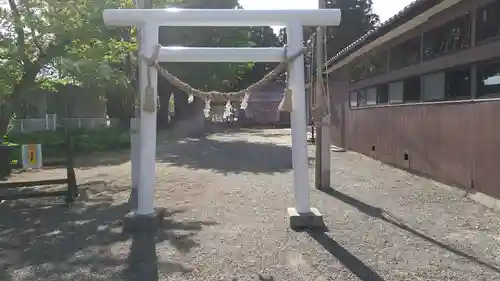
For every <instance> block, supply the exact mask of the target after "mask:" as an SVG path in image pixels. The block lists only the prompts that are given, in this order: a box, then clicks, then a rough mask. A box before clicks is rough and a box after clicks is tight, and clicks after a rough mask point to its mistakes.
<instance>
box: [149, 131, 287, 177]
mask: <svg viewBox="0 0 500 281" xmlns="http://www.w3.org/2000/svg"><path fill="white" fill-rule="evenodd" d="M157 158H158V161H159V162H162V163H168V164H171V165H174V166H179V167H187V168H189V169H194V170H199V169H206V170H215V171H217V172H219V173H244V172H249V173H255V174H273V173H282V172H288V171H290V170H291V169H292V168H293V167H292V150H291V148H290V147H287V146H279V145H275V144H273V143H252V142H247V141H240V140H238V141H236V140H235V141H219V140H214V139H207V138H202V139H185V140H182V141H179V142H177V143H172V144H167V145H166V146H165V147H163V148H161V149H159V150H158V156H157Z"/></svg>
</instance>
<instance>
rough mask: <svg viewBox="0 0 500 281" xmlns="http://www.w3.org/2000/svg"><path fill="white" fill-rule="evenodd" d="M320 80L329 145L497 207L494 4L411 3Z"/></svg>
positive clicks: (499, 57)
mask: <svg viewBox="0 0 500 281" xmlns="http://www.w3.org/2000/svg"><path fill="white" fill-rule="evenodd" d="M329 73H330V76H329V77H330V79H331V80H330V85H331V87H330V95H331V98H330V100H331V106H332V120H331V122H332V136H331V137H332V141H333V143H334V144H336V145H338V146H341V147H344V148H346V149H349V150H353V151H356V152H360V153H363V154H366V155H368V156H371V157H373V158H375V159H378V160H380V161H382V162H385V163H388V164H391V165H393V166H396V167H399V168H403V169H407V170H410V171H412V172H414V173H416V174H421V175H425V176H427V177H430V178H433V179H435V180H438V181H441V182H444V183H447V184H451V185H454V186H457V187H460V188H463V189H467V190H469V191H470V192H471V193H474V194H481V196H482V195H483V194H484V195H488V196H490V197H494V198H500V0H417V1H415V2H414V3H412V4H411V5H409V6H408V7H407V8H405V9H404V10H403V11H401V12H400V13H399V14H397V15H395V16H394V17H393V18H391V19H389V20H388V21H387V22H385V23H383V24H381V25H380V26H379V27H377V28H376V29H375V30H373V31H372V32H369V33H368V34H366V35H365V36H363V37H362V38H360V39H359V40H357V41H356V42H354V43H353V44H352V45H351V46H349V47H347V48H346V49H344V50H343V51H341V52H340V53H339V54H337V55H336V56H335V57H334V58H332V60H331V61H330V65H329ZM488 198H489V197H488Z"/></svg>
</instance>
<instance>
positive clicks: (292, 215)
mask: <svg viewBox="0 0 500 281" xmlns="http://www.w3.org/2000/svg"><path fill="white" fill-rule="evenodd" d="M310 210H311V211H310V212H309V213H299V212H297V210H296V209H295V208H288V217H289V219H290V228H291V229H298V230H299V229H322V228H324V227H325V222H324V221H323V215H322V214H321V213H320V212H319V211H318V209H316V208H311V209H310Z"/></svg>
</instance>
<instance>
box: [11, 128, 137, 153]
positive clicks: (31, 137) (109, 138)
mask: <svg viewBox="0 0 500 281" xmlns="http://www.w3.org/2000/svg"><path fill="white" fill-rule="evenodd" d="M71 135H72V137H73V145H74V153H75V155H77V156H78V155H87V154H91V153H99V152H106V151H116V150H121V149H128V148H129V147H130V136H129V133H128V132H127V131H124V130H118V129H107V128H106V129H99V130H83V129H79V130H74V131H72V132H71ZM7 138H8V141H9V143H10V144H11V145H14V146H15V145H20V144H36V143H39V144H42V153H43V157H44V159H46V160H47V159H51V158H52V159H53V158H64V157H65V156H66V154H65V153H66V151H65V149H64V147H65V146H66V132H64V131H41V132H33V133H11V134H9V135H8V136H7ZM14 151H15V152H14V158H13V159H21V154H20V153H21V151H20V149H15V150H14Z"/></svg>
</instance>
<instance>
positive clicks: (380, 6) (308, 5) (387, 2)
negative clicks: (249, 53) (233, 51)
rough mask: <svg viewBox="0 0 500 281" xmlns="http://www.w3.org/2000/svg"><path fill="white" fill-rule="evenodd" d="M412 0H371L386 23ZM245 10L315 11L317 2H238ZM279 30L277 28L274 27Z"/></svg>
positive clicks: (249, 0) (374, 8)
mask: <svg viewBox="0 0 500 281" xmlns="http://www.w3.org/2000/svg"><path fill="white" fill-rule="evenodd" d="M411 2H413V0H398V1H395V0H373V10H374V12H375V13H376V14H377V15H379V17H380V20H381V21H382V22H383V21H386V20H388V19H389V18H390V17H391V16H393V15H395V14H396V13H397V12H399V11H401V10H402V9H403V8H404V7H406V6H408V4H410V3H411ZM239 3H240V4H241V5H242V6H243V8H244V9H246V10H268V9H270V10H272V9H315V8H317V7H318V0H239ZM274 28H275V30H279V27H274Z"/></svg>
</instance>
